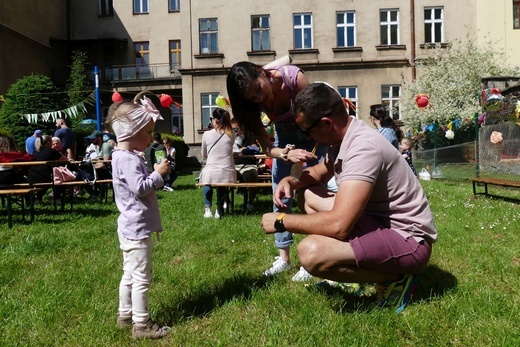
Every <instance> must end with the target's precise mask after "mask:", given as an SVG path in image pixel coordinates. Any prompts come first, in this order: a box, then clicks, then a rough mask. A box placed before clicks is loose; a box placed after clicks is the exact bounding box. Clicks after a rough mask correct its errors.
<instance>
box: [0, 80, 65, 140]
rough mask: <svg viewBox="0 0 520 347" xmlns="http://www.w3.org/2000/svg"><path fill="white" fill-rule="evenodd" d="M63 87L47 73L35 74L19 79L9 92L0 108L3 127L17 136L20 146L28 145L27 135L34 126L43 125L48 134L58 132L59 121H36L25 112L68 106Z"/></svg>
mask: <svg viewBox="0 0 520 347" xmlns="http://www.w3.org/2000/svg"><path fill="white" fill-rule="evenodd" d="M61 98H62V97H61V95H60V93H59V90H58V89H57V88H56V86H54V84H53V83H52V81H51V79H50V78H49V77H47V76H44V75H39V74H33V75H30V76H26V77H23V78H21V79H19V80H18V81H16V83H14V84H13V85H12V86H11V87H10V88H9V90H8V91H7V93H6V95H5V102H4V105H3V106H2V108H1V109H0V128H1V129H4V130H6V131H8V132H9V133H10V135H11V136H12V137H13V138H14V139H15V141H16V144H17V145H18V147H19V149H24V148H25V139H26V138H27V137H28V136H30V135H32V134H33V132H34V130H36V129H37V128H38V129H41V130H42V131H43V132H44V133H45V134H54V131H55V124H54V123H53V122H52V121H50V122H42V121H41V120H40V119H38V123H37V124H34V123H31V124H29V122H28V121H27V119H25V118H24V117H23V116H22V114H31V113H41V112H50V111H56V110H60V109H63V108H64V105H63V102H62V99H61Z"/></svg>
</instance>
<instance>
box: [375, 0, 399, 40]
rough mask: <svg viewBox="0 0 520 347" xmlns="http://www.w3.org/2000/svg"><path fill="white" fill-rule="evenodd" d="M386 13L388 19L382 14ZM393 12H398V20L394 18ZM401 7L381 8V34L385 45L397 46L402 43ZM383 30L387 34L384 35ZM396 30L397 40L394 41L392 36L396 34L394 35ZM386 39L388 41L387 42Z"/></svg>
mask: <svg viewBox="0 0 520 347" xmlns="http://www.w3.org/2000/svg"><path fill="white" fill-rule="evenodd" d="M383 13H385V14H386V20H382V18H381V16H382V14H383ZM392 13H396V17H397V18H396V20H392ZM399 19H400V17H399V9H395V8H392V9H382V10H379V35H380V43H381V45H383V46H395V45H399V44H400V40H401V38H400V36H401V35H400V28H399V27H400V25H399V24H400V23H399ZM383 31H384V32H385V34H386V35H383ZM394 32H395V36H396V41H397V42H393V41H392V38H393V36H394V35H392V34H393V33H394ZM383 38H384V40H383ZM385 40H386V41H387V42H385Z"/></svg>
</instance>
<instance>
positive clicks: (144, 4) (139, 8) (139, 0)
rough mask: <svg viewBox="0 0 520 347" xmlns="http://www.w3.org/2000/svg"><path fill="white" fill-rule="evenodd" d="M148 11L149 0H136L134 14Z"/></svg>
mask: <svg viewBox="0 0 520 347" xmlns="http://www.w3.org/2000/svg"><path fill="white" fill-rule="evenodd" d="M139 13H148V0H134V14H139Z"/></svg>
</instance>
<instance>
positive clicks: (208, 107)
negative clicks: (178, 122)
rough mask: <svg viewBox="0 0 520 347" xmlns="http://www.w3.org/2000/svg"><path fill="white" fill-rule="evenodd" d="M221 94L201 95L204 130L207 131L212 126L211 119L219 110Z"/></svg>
mask: <svg viewBox="0 0 520 347" xmlns="http://www.w3.org/2000/svg"><path fill="white" fill-rule="evenodd" d="M218 95H219V93H217V92H212V93H202V94H201V95H200V100H201V108H202V128H203V129H207V128H208V125H209V124H210V120H209V117H211V115H212V114H213V111H214V110H216V109H217V108H218V106H217V102H216V99H217V96H218Z"/></svg>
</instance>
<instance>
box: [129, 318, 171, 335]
mask: <svg viewBox="0 0 520 347" xmlns="http://www.w3.org/2000/svg"><path fill="white" fill-rule="evenodd" d="M170 330H171V328H170V327H166V326H164V327H161V326H159V324H157V323H155V322H154V321H153V320H151V319H148V322H146V323H144V324H139V323H134V327H133V329H132V337H133V338H134V339H160V338H161V337H164V336H166V335H168V333H169V332H170Z"/></svg>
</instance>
